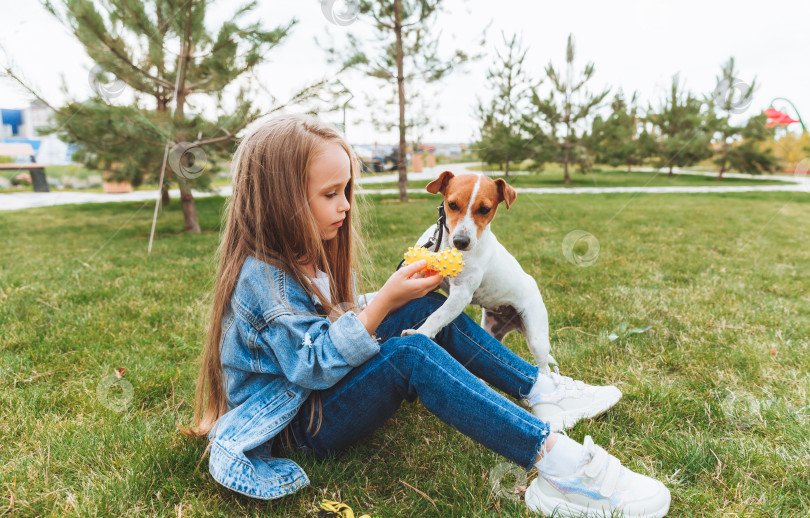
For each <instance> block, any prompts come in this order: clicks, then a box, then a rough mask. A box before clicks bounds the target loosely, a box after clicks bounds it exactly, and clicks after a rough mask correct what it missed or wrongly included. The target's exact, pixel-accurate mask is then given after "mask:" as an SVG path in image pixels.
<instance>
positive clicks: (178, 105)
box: [174, 7, 200, 234]
mask: <svg viewBox="0 0 810 518" xmlns="http://www.w3.org/2000/svg"><path fill="white" fill-rule="evenodd" d="M187 9H188V16H187V20H186V36H185V38H184V39H183V41H182V47H181V50H180V56H178V66H177V71H178V76H177V99H175V110H174V118H175V120H176V121H182V120H183V119H184V118H185V112H184V108H185V102H186V69H187V67H188V63H189V60H190V59H191V24H192V20H191V15H192V8H191V7H188V8H187ZM175 138H176V139H177V142H183V141H185V138H186V136H185V134H184V133H183V132H182V131H179V132H177V134H176V135H175ZM179 183H180V201H181V202H182V207H183V219H184V220H185V222H186V231H187V232H192V233H194V234H199V233H200V223H199V221H197V209H196V207H195V206H194V196H192V195H191V186H190V185H189V184H188V182H186V181H184V180H183V181H180V182H179Z"/></svg>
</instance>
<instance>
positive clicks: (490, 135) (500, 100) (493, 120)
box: [476, 33, 540, 176]
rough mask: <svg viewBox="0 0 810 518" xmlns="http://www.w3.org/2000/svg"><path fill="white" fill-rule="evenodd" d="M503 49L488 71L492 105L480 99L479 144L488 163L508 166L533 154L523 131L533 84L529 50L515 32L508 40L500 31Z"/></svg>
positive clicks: (478, 111) (478, 107)
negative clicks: (526, 63) (528, 70)
mask: <svg viewBox="0 0 810 518" xmlns="http://www.w3.org/2000/svg"><path fill="white" fill-rule="evenodd" d="M501 37H502V38H503V43H504V46H505V48H504V50H503V51H500V50H498V49H496V50H495V52H496V54H497V58H496V59H495V60H494V61H493V65H492V67H491V68H489V70H487V82H488V89H489V90H491V91H492V92H494V96H493V97H492V100H491V101H490V103H489V105H485V104H484V103H482V102H481V101H480V100H479V102H478V106H477V109H476V115H477V116H478V119H479V120H480V121H481V128H480V132H481V139H480V140H479V141H478V142H477V143H476V147H477V149H478V156H479V158H480V159H481V160H482V161H484V162H485V163H487V164H505V168H504V171H505V174H506V176H509V165H510V163H512V162H517V163H520V162H522V161H523V160H524V159H526V158H528V157H529V156H530V153H529V147H528V142H527V137H526V136H525V134H524V131H523V125H522V116H523V114H524V113H525V110H526V105H527V103H528V95H529V92H530V90H531V88H532V87H533V86H534V87H537V86H539V84H540V83H536V84H534V82H533V81H532V80H531V79H530V78H529V76H528V74H527V73H526V71H525V70H524V68H523V62H524V60H525V59H526V52H528V49H524V48H523V45H522V43H521V42H520V41H519V40H518V39H517V36H516V35H512V38H511V39H509V40H507V38H506V34H504V33H501Z"/></svg>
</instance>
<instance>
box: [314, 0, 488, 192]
mask: <svg viewBox="0 0 810 518" xmlns="http://www.w3.org/2000/svg"><path fill="white" fill-rule="evenodd" d="M441 4H442V0H361V1H360V2H359V3H358V6H357V7H358V16H359V17H362V18H365V19H366V20H368V21H369V23H371V24H372V25H373V26H374V27H375V29H376V33H375V35H376V40H377V41H376V43H375V44H372V45H365V44H363V43H362V42H361V41H360V40H358V39H357V38H356V37H355V36H354V35H353V34H351V33H349V34H348V36H347V38H348V46H347V48H346V49H344V50H342V51H339V50H337V49H335V48H328V49H326V50H327V52H328V55H329V59H330V61H331V62H340V63H341V64H342V68H341V71H343V70H346V69H350V68H352V69H356V70H359V71H361V72H362V73H363V74H365V75H366V76H368V77H373V78H375V79H379V80H381V81H383V82H384V83H385V84H387V85H390V86H394V90H395V91H396V94H397V104H398V112H399V113H398V118H397V122H396V126H397V127H398V128H399V157H398V160H397V162H398V171H399V198H400V200H401V201H407V199H408V192H407V182H408V176H407V169H406V161H405V146H406V142H407V138H406V134H407V129H408V126H409V125H410V126H413V125H414V124H418V121H417V120H416V119H412V120H411V123H410V124H409V123H408V118H407V117H406V111H407V106H408V102H407V101H406V100H407V99H409V98H410V99H413V97H409V95H406V90H413V92H414V93H415V94H416V95H419V94H418V93H417V88H419V87H420V86H421V85H423V84H428V83H433V82H436V81H439V80H440V79H442V78H443V77H445V76H446V75H447V74H449V73H450V72H452V71H453V70H454V69H456V68H457V67H458V66H460V65H461V64H463V63H465V62H467V61H468V60H470V59H475V58H477V57H478V56H469V55H468V54H467V53H466V52H464V51H462V50H456V51H455V52H453V53H452V54H451V56H450V57H448V58H441V57H440V56H439V54H438V43H439V38H440V37H441V31H439V30H436V28H435V27H434V25H433V24H434V23H435V20H436V17H437V15H438V11H439V9H440V7H441ZM482 44H483V43H482ZM371 49H377V50H376V51H375V52H370V50H371ZM414 152H416V149H414Z"/></svg>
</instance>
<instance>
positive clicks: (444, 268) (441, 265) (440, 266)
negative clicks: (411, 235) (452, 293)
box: [405, 246, 464, 277]
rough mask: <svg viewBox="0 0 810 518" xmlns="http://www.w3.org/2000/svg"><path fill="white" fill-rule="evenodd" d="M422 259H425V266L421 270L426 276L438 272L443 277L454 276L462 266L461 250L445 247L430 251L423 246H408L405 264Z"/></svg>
mask: <svg viewBox="0 0 810 518" xmlns="http://www.w3.org/2000/svg"><path fill="white" fill-rule="evenodd" d="M422 259H425V260H427V267H426V268H425V269H424V270H422V271H424V272H426V274H427V276H431V275H433V274H434V273H439V274H441V275H442V276H443V277H455V276H456V275H458V273H459V272H460V271H461V268H462V267H463V266H464V259H463V258H462V256H461V252H459V251H458V250H456V249H455V248H450V247H447V248H445V249H444V250H441V251H439V252H431V251H430V250H428V249H427V248H425V247H423V246H417V247H413V246H411V247H408V251H407V252H405V264H412V263H415V262H417V261H421V260H422Z"/></svg>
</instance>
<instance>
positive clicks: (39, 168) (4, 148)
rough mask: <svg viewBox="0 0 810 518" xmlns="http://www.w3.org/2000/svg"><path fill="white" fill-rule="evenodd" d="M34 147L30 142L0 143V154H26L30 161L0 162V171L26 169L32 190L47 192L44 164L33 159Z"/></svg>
mask: <svg viewBox="0 0 810 518" xmlns="http://www.w3.org/2000/svg"><path fill="white" fill-rule="evenodd" d="M35 154H36V153H34V148H33V147H32V146H31V144H16V143H12V144H8V143H0V156H12V157H18V156H27V157H28V158H29V159H30V160H31V161H30V162H11V163H0V171H8V170H12V171H14V170H27V171H28V172H29V173H30V174H31V185H33V187H34V192H48V191H49V190H50V189H48V179H47V177H46V176H45V167H46V166H45V164H38V163H36V162H35V161H34V155H35Z"/></svg>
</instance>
